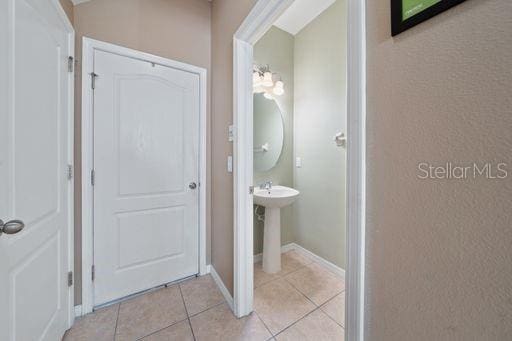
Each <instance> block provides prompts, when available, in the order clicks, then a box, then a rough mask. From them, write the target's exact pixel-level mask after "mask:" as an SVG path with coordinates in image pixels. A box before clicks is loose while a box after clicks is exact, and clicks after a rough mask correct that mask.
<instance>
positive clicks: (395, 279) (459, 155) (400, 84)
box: [366, 0, 512, 341]
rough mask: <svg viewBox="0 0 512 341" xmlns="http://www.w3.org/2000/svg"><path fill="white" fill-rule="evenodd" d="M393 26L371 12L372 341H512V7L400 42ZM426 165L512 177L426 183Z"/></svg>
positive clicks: (489, 6)
mask: <svg viewBox="0 0 512 341" xmlns="http://www.w3.org/2000/svg"><path fill="white" fill-rule="evenodd" d="M389 17H390V13H389V0H376V1H372V2H371V6H367V37H368V41H367V47H368V51H367V53H368V107H367V125H368V127H367V128H368V131H367V138H368V149H367V159H368V161H367V162H368V164H367V171H368V174H367V191H368V192H367V259H366V262H367V263H366V271H367V273H366V279H367V282H368V287H367V294H366V299H367V302H366V303H367V307H366V318H367V321H366V328H367V330H368V334H367V339H368V340H390V341H391V340H393V341H394V340H417V341H421V340H512V93H511V91H512V2H511V1H510V0H480V1H476V0H468V1H466V2H464V3H463V4H461V5H459V6H457V7H456V8H453V9H452V10H450V11H448V12H444V13H442V14H441V15H438V16H436V17H435V18H433V19H431V20H429V21H427V22H424V23H423V24H421V25H420V26H416V27H415V28H413V29H411V30H408V31H406V32H405V33H403V34H400V35H399V36H397V37H395V38H394V39H393V38H391V37H390V28H389V27H390V19H389ZM423 161H425V162H433V163H438V164H440V163H444V162H447V161H452V162H468V163H469V162H473V161H478V162H486V161H489V162H507V163H508V170H509V177H508V179H507V180H484V179H478V180H467V181H462V180H437V181H434V180H419V179H417V178H416V175H417V171H416V167H417V163H418V162H423Z"/></svg>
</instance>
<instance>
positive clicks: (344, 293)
mask: <svg viewBox="0 0 512 341" xmlns="http://www.w3.org/2000/svg"><path fill="white" fill-rule="evenodd" d="M341 294H343V295H345V299H346V291H345V290H343V291H342V292H340V293H339V294H337V295H336V296H334V297H333V298H331V299H329V300H328V301H327V302H325V303H324V304H322V305H321V306H320V307H319V308H320V310H321V311H322V312H323V313H324V314H325V315H327V317H328V318H330V319H331V320H332V321H333V322H334V323H336V324H337V325H338V326H340V327H341V328H343V330H345V327H344V326H342V325H341V324H340V323H338V321H336V320H335V319H334V318H332V317H331V315H329V314H327V312H325V311H324V310H323V309H322V307H324V306H325V305H326V304H327V303H329V302H331V301H333V300H334V299H335V298H336V297H338V296H339V295H341ZM343 308H345V306H343Z"/></svg>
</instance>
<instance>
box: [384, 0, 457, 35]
mask: <svg viewBox="0 0 512 341" xmlns="http://www.w3.org/2000/svg"><path fill="white" fill-rule="evenodd" d="M463 1H465V0H391V34H392V35H394V36H395V35H397V34H399V33H401V32H403V31H405V30H407V29H409V28H411V27H413V26H415V25H418V24H419V23H421V22H422V21H425V20H428V19H430V18H432V17H433V16H435V15H437V14H439V13H441V12H443V11H446V10H447V9H448V8H450V7H453V6H455V5H458V4H460V3H461V2H463Z"/></svg>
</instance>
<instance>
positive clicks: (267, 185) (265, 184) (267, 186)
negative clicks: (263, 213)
mask: <svg viewBox="0 0 512 341" xmlns="http://www.w3.org/2000/svg"><path fill="white" fill-rule="evenodd" d="M259 186H260V189H266V190H267V191H268V190H270V189H271V188H272V181H267V182H263V183H261V184H260V185H259Z"/></svg>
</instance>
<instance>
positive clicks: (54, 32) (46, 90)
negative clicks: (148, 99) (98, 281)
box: [0, 0, 73, 341]
mask: <svg viewBox="0 0 512 341" xmlns="http://www.w3.org/2000/svg"><path fill="white" fill-rule="evenodd" d="M58 6H59V5H58V2H57V1H52V0H0V219H2V220H3V222H4V223H5V224H3V232H4V233H2V234H0V340H9V341H13V340H17V341H20V340H27V341H28V340H30V341H32V340H51V341H55V340H60V339H61V337H62V335H63V334H64V331H65V330H66V329H67V327H68V326H69V325H70V323H71V320H70V315H69V313H70V305H71V304H72V303H71V302H72V298H71V290H70V289H69V288H68V281H67V273H68V271H69V269H70V253H69V249H68V247H69V242H70V241H69V239H70V230H71V229H70V224H71V219H70V212H71V209H70V195H71V188H72V186H71V185H72V183H71V181H69V180H68V178H67V165H68V162H69V160H71V143H70V141H71V139H70V137H71V134H72V133H71V131H70V129H69V128H70V115H69V114H70V110H71V102H70V101H71V95H70V94H71V91H70V89H71V87H72V81H73V77H72V76H71V74H70V73H68V70H67V61H68V56H69V53H70V51H71V50H72V46H71V41H72V33H70V31H71V28H70V26H69V24H68V23H67V22H66V21H65V20H64V19H63V17H62V16H61V14H62V10H61V9H60V8H58ZM15 219H19V220H21V221H23V222H24V228H23V229H22V230H21V231H19V232H17V233H15V234H14V232H16V231H18V230H19V229H20V228H21V227H22V224H21V222H13V223H7V222H8V221H12V220H15ZM1 228H2V226H1V223H0V229H1ZM11 233H13V234H11Z"/></svg>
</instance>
